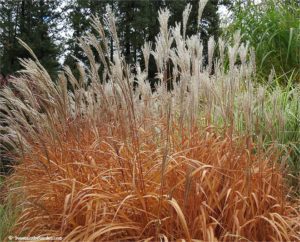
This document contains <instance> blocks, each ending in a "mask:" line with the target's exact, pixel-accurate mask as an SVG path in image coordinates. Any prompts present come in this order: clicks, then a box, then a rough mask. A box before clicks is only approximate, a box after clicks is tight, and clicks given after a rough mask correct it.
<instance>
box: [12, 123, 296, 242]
mask: <svg viewBox="0 0 300 242" xmlns="http://www.w3.org/2000/svg"><path fill="white" fill-rule="evenodd" d="M75 124H76V125H75ZM178 130H179V129H178V128H177V126H176V124H172V129H171V131H170V132H169V139H168V140H169V142H168V143H166V142H165V138H166V137H158V136H159V135H155V134H154V133H152V132H148V131H145V130H143V129H139V130H138V142H136V143H134V142H132V141H130V140H126V139H125V138H122V137H123V136H121V135H120V130H118V129H115V131H111V128H110V127H108V126H105V125H103V126H101V127H99V128H98V139H96V137H95V132H93V131H92V130H91V129H90V128H89V125H88V124H87V123H84V122H83V123H80V122H75V123H73V124H69V127H68V132H65V133H64V134H61V137H59V139H58V140H60V143H58V142H54V141H53V140H52V139H51V138H50V137H42V136H41V139H42V140H44V141H45V145H41V144H35V145H34V149H33V152H32V153H31V155H26V157H24V160H23V162H22V163H21V164H20V165H19V166H17V167H16V172H15V174H14V175H13V177H12V179H14V180H16V179H18V180H20V181H22V183H21V184H22V185H21V187H20V191H22V193H21V194H22V195H23V196H24V199H25V200H24V202H23V204H22V206H23V207H24V209H23V211H22V214H21V217H20V219H19V221H18V224H17V226H16V229H15V231H16V233H17V234H22V235H27V236H35V235H47V236H63V238H64V240H65V241H108V240H109V241H116V240H118V241H119V240H143V239H147V238H149V239H150V240H159V239H160V238H164V240H167V239H168V240H175V239H186V240H191V239H199V240H205V241H217V240H221V241H235V240H236V241H237V240H251V241H290V240H298V239H299V238H300V235H299V219H298V218H297V215H298V214H297V210H296V209H293V208H292V207H291V206H290V205H289V202H288V201H287V199H286V191H285V188H284V185H283V184H284V182H283V177H282V175H281V173H280V170H279V169H278V168H277V167H276V165H274V164H273V163H272V160H270V159H266V158H263V157H264V156H263V155H262V154H255V149H253V150H247V149H246V148H245V142H244V140H243V139H242V138H235V139H230V138H229V137H228V138H221V137H219V136H217V135H216V134H214V132H213V131H210V129H207V130H202V131H200V130H197V129H195V130H194V132H193V135H188V136H186V135H185V134H184V132H180V135H179V131H178ZM46 141H47V142H46ZM256 153H258V152H256ZM17 191H18V190H17Z"/></svg>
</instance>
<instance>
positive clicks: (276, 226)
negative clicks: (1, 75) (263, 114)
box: [0, 5, 300, 241]
mask: <svg viewBox="0 0 300 242" xmlns="http://www.w3.org/2000/svg"><path fill="white" fill-rule="evenodd" d="M200 7H201V8H202V7H203V6H202V5H201V6H200ZM189 9H190V6H187V9H186V10H185V11H184V16H183V19H184V21H183V23H184V25H186V22H187V19H188V14H189V12H190V10H189ZM200 10H201V9H200ZM200 10H199V13H201V11H202V10H201V11H200ZM107 12H108V14H107V16H106V19H105V23H106V25H107V27H108V29H110V31H111V33H110V34H111V36H112V38H113V41H114V43H115V46H116V50H115V51H114V58H113V61H110V60H109V58H108V56H109V53H108V50H109V45H108V42H107V37H106V36H105V31H104V29H105V27H103V26H102V24H101V21H100V20H99V19H98V18H97V17H95V18H93V20H92V26H93V27H94V29H95V31H96V32H97V34H98V35H99V36H98V38H99V39H100V40H98V38H96V37H95V36H94V35H92V34H88V35H87V36H85V37H83V38H82V39H80V40H79V45H80V46H81V48H82V49H83V51H84V52H85V54H86V56H87V58H88V61H89V65H85V64H83V63H78V72H79V78H76V77H75V76H74V75H73V73H72V71H71V70H70V68H68V67H65V68H64V70H63V71H62V72H61V73H60V75H59V77H58V79H57V80H56V81H55V82H53V81H52V80H51V78H50V76H49V74H48V73H47V71H46V70H45V69H44V67H43V66H42V65H41V64H40V63H39V61H38V59H37V58H36V56H35V55H34V53H33V52H32V51H31V49H30V48H29V47H28V46H27V45H26V44H25V43H23V42H22V41H20V42H21V43H22V44H23V46H24V47H25V48H27V49H28V51H30V52H31V54H32V56H33V60H29V59H26V60H22V61H21V63H22V65H23V67H24V70H23V71H22V72H21V73H20V76H19V77H17V78H14V79H13V80H12V82H11V86H12V87H6V88H4V89H3V90H1V95H0V104H1V109H2V110H3V112H4V113H6V115H5V116H3V117H2V120H3V121H2V122H3V123H5V124H7V125H6V126H4V127H3V128H2V129H3V132H1V134H2V133H3V135H1V139H2V140H1V142H3V143H4V144H7V146H9V147H13V150H14V151H15V153H13V154H10V155H11V156H13V157H14V158H15V159H16V160H17V161H18V164H16V165H15V166H14V169H15V172H14V174H13V175H12V176H11V179H10V181H11V184H12V185H11V193H12V194H15V196H14V197H15V201H14V202H16V204H17V206H18V207H19V208H21V215H20V216H19V218H18V220H17V224H16V226H15V227H14V231H15V234H19V235H24V236H35V235H39V236H56V237H57V236H58V237H60V236H62V237H63V238H64V240H65V241H101V240H102V241H107V240H145V239H146V240H159V239H163V240H175V239H185V240H192V239H199V240H208V241H213V240H225V241H226V240H227V241H232V240H240V239H247V240H254V241H261V240H268V241H270V240H272V241H285V240H299V239H300V235H299V229H300V228H299V218H298V217H299V216H298V215H299V204H298V202H297V200H296V199H292V198H290V197H289V195H290V194H289V191H288V189H287V188H286V186H285V181H284V180H285V178H284V176H283V175H282V170H281V169H280V167H279V166H278V162H277V161H278V158H279V157H280V155H281V152H280V150H278V149H274V148H273V147H274V143H273V142H270V143H271V144H270V145H268V146H267V147H262V146H261V144H260V143H259V142H256V141H257V140H258V138H257V137H256V133H255V127H257V126H255V125H254V123H253V120H255V118H257V116H256V110H257V109H256V108H257V107H258V103H259V104H260V103H261V101H257V100H256V99H257V95H258V94H257V90H260V91H259V94H260V95H261V93H264V92H265V91H266V89H265V88H264V87H261V88H260V89H257V88H256V87H255V85H254V84H253V82H252V78H253V77H254V76H255V61H254V59H255V58H254V52H253V51H250V54H249V53H248V49H249V47H248V46H247V45H245V44H241V43H240V40H241V36H240V34H239V32H237V33H236V34H235V35H234V37H233V40H232V41H231V42H225V41H224V40H221V39H220V40H219V41H218V43H216V42H215V40H214V38H211V39H210V40H209V45H208V46H209V49H208V62H207V63H208V65H204V64H203V63H204V62H203V59H204V56H203V52H202V50H203V45H202V42H201V39H200V37H199V36H198V35H195V36H190V37H187V36H185V33H181V29H183V30H185V29H186V27H185V26H183V28H181V25H180V24H179V23H178V24H176V26H174V27H169V26H168V17H169V16H170V12H169V11H168V10H161V11H160V13H159V22H160V25H161V28H160V33H159V34H158V36H157V38H156V42H155V43H152V44H151V43H145V45H144V47H143V50H142V52H143V57H144V58H145V59H144V62H143V63H145V64H146V65H145V66H142V65H141V64H140V63H137V64H136V65H135V66H134V68H135V71H132V68H130V66H129V65H128V64H127V63H126V62H125V60H124V57H123V56H122V53H121V50H120V48H119V45H118V43H119V42H118V37H117V32H116V26H115V19H114V16H113V14H112V11H111V9H110V8H108V9H107ZM217 46H218V48H219V54H220V58H215V57H214V56H215V52H216V47H217ZM152 47H153V48H152ZM95 54H96V55H98V56H97V58H96V57H95ZM150 55H153V56H154V59H155V61H156V66H157V85H156V87H155V91H153V89H152V87H151V85H150V83H149V81H148V66H147V65H148V64H147V63H149V56H150ZM225 56H226V58H227V56H228V59H229V63H228V65H227V63H225V61H224V60H225V59H226V58H225ZM96 59H98V60H99V61H100V63H98V62H97V61H96ZM100 67H101V68H100ZM100 70H101V71H100ZM170 83H172V85H171V88H170V85H169V84H170ZM68 87H70V88H68ZM273 104H274V108H277V107H278V106H277V103H273ZM276 110H280V109H276ZM277 113H278V115H279V112H277ZM276 115H277V114H276ZM275 117H276V119H277V116H275ZM278 117H280V116H278ZM280 122H281V121H280ZM280 124H281V125H282V124H283V125H285V120H284V119H282V122H281V123H280ZM270 126H271V127H273V126H274V125H273V124H272V123H270ZM283 127H284V126H283ZM257 135H258V134H257ZM271 137H273V136H271ZM271 141H273V140H272V139H271Z"/></svg>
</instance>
